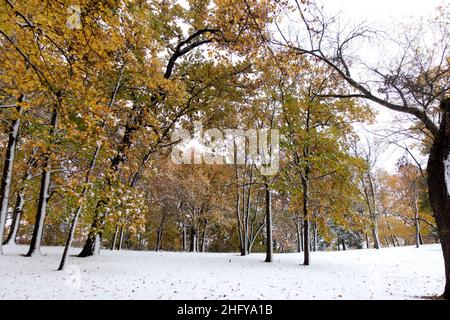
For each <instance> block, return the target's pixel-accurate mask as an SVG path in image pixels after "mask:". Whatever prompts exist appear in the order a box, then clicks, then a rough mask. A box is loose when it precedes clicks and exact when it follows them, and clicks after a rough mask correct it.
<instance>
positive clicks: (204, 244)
mask: <svg viewBox="0 0 450 320" xmlns="http://www.w3.org/2000/svg"><path fill="white" fill-rule="evenodd" d="M207 228H208V220H207V219H205V222H204V225H203V235H202V247H201V252H205V251H206V235H207V232H206V229H207Z"/></svg>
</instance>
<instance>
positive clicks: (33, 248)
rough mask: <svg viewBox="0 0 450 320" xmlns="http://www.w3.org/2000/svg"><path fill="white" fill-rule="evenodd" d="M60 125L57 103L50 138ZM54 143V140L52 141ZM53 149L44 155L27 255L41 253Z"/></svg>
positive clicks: (53, 112) (53, 113) (54, 108)
mask: <svg viewBox="0 0 450 320" xmlns="http://www.w3.org/2000/svg"><path fill="white" fill-rule="evenodd" d="M57 127H58V106H57V105H55V106H54V107H53V111H52V119H51V128H50V132H49V136H50V138H53V137H54V136H55V134H56V130H57ZM50 143H52V142H50ZM49 152H51V150H48V151H47V153H46V154H45V156H44V161H43V169H42V177H41V187H40V192H39V202H38V208H37V213H36V220H35V224H34V230H33V235H32V237H31V243H30V249H29V250H28V253H27V254H26V256H27V257H31V256H33V255H35V254H40V253H41V252H40V250H41V240H42V233H43V232H44V221H45V216H46V215H47V203H48V197H49V188H50V180H51V168H50V154H49Z"/></svg>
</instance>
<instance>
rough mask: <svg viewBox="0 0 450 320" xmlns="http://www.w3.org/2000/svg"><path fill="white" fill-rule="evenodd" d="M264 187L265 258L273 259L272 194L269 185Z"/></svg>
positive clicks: (268, 260) (269, 260)
mask: <svg viewBox="0 0 450 320" xmlns="http://www.w3.org/2000/svg"><path fill="white" fill-rule="evenodd" d="M265 188H266V260H265V262H272V261H273V240H272V194H271V191H270V187H269V185H268V184H267V183H266V184H265Z"/></svg>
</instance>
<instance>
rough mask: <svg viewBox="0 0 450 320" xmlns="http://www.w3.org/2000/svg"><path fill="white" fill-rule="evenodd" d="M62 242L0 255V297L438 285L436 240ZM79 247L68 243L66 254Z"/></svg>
mask: <svg viewBox="0 0 450 320" xmlns="http://www.w3.org/2000/svg"><path fill="white" fill-rule="evenodd" d="M62 250H63V248H62V247H43V248H42V252H43V253H44V255H43V256H36V257H33V258H26V257H23V256H22V254H24V253H26V251H27V247H25V246H17V247H16V246H5V247H4V252H5V255H4V256H0V274H1V276H0V299H420V298H422V297H424V296H431V295H439V294H441V293H442V291H443V288H444V263H443V257H442V250H441V247H440V245H425V246H422V247H420V248H419V249H416V248H415V247H401V248H399V247H397V248H384V249H380V250H375V249H369V250H366V249H363V250H347V251H335V252H313V253H312V254H311V261H312V264H311V265H310V266H303V265H301V261H302V255H301V254H299V253H288V254H275V256H274V258H275V261H274V262H273V263H265V262H263V261H264V254H251V255H250V256H246V257H241V256H239V255H238V254H236V253H188V252H183V253H180V252H178V253H176V252H137V251H110V250H102V252H101V255H100V256H96V257H90V258H77V257H73V256H71V257H69V259H68V262H67V263H68V265H67V268H66V269H67V270H65V271H55V270H56V268H57V266H58V263H59V259H60V256H61V253H62ZM77 252H79V249H73V250H72V252H71V254H75V253H77Z"/></svg>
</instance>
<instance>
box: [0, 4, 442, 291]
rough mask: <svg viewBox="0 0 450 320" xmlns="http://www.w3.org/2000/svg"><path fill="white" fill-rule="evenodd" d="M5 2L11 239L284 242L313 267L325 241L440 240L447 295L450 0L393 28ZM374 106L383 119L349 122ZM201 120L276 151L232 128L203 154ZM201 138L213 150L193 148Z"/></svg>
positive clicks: (273, 15)
mask: <svg viewBox="0 0 450 320" xmlns="http://www.w3.org/2000/svg"><path fill="white" fill-rule="evenodd" d="M0 2H1V4H0V120H1V121H0V141H1V143H0V151H1V152H0V169H2V180H1V188H0V254H1V255H3V256H4V257H5V256H7V248H9V247H12V246H16V245H17V246H20V247H26V251H24V256H23V257H20V261H22V262H21V263H23V264H28V263H29V262H28V261H29V260H27V259H30V257H34V256H41V248H43V247H45V246H57V247H60V248H61V250H60V253H59V255H58V263H57V265H54V269H55V270H56V269H58V270H64V269H65V268H66V266H67V264H69V263H71V262H72V261H74V262H75V263H81V264H82V263H83V261H86V260H87V259H92V258H88V257H90V256H96V255H99V254H100V255H102V254H103V253H102V252H104V251H119V250H121V251H124V250H132V251H158V252H167V251H175V252H182V251H185V252H194V253H199V252H200V253H207V252H209V253H211V252H216V253H219V252H220V253H224V252H228V253H231V252H238V253H239V255H240V256H248V255H252V254H254V253H256V254H257V253H261V254H264V257H265V259H264V260H265V262H267V263H273V262H274V261H275V260H276V259H277V254H284V253H295V252H296V253H299V257H300V258H299V259H298V264H303V265H306V266H308V267H311V266H313V265H314V263H315V260H314V255H313V253H315V252H318V251H327V252H328V251H347V250H367V249H375V250H376V249H380V250H384V248H391V247H392V248H393V247H404V246H414V247H415V248H420V247H422V246H423V245H430V244H439V248H442V254H440V255H441V256H442V257H443V265H442V266H441V265H439V266H436V268H443V269H444V271H445V275H443V277H441V280H440V281H441V288H440V289H441V292H439V294H443V295H442V297H443V298H446V299H447V298H448V297H449V296H450V232H449V230H450V91H449V89H450V80H449V77H450V68H449V67H450V41H449V40H450V30H449V26H450V25H449V21H450V6H449V5H448V4H447V5H442V6H440V7H437V8H435V10H434V14H433V16H432V17H429V18H427V19H422V20H420V21H411V23H409V24H404V25H401V26H398V28H397V29H398V30H397V31H398V34H396V35H394V34H387V33H386V32H383V30H380V29H378V28H377V26H372V25H370V24H369V23H365V22H359V21H351V22H346V23H345V22H344V21H342V20H341V19H340V17H339V16H329V15H328V14H327V13H326V11H325V10H324V9H323V7H321V6H320V5H318V4H317V3H316V2H315V1H311V0H279V1H270V0H183V1H177V0H150V1H146V0H101V1H95V0H76V1H74V0H70V1H66V0H58V1H56V0H45V1H42V0H27V1H21V0H1V1H0ZM386 43H388V46H389V47H388V48H389V50H386V52H385V55H383V56H380V57H377V61H375V63H374V62H373V61H372V60H371V58H370V57H367V56H365V55H364V54H363V52H366V51H364V50H363V49H362V48H369V50H370V48H375V47H376V48H378V49H380V48H381V47H382V46H383V45H386ZM386 113H387V114H388V116H387V118H388V119H387V120H392V123H393V124H392V128H391V129H392V130H390V132H383V133H378V132H377V133H372V134H370V135H367V134H362V133H361V132H362V131H363V130H362V128H371V127H373V126H374V125H376V124H377V121H378V120H379V119H380V115H382V114H386ZM195 123H197V124H198V123H201V125H202V127H203V128H204V130H206V129H217V130H216V131H220V132H225V131H226V130H230V129H232V130H236V132H244V130H249V129H251V130H255V132H256V131H258V132H264V133H265V135H259V137H258V143H259V145H258V151H259V152H260V153H268V154H269V158H271V160H272V161H274V160H276V161H277V163H276V164H277V169H278V170H276V172H275V171H274V172H265V171H264V168H265V167H266V166H267V165H268V164H267V163H266V162H264V161H263V163H258V161H255V159H252V157H248V156H246V155H245V154H247V153H249V152H250V149H251V148H252V141H250V140H251V139H250V138H249V137H248V136H246V135H244V134H242V135H241V136H240V139H238V138H237V137H234V140H233V139H232V140H231V147H232V150H234V151H233V152H234V154H233V156H236V158H237V157H238V155H237V153H238V152H237V149H238V148H239V147H240V148H241V151H242V150H243V152H244V153H245V154H244V156H243V158H242V159H241V160H242V161H232V163H230V164H222V163H220V161H215V160H217V159H220V160H223V159H224V156H223V154H222V153H221V152H222V151H223V150H222V149H221V148H222V147H223V146H222V145H219V146H218V145H217V144H216V145H214V143H213V142H214V141H213V140H214V139H213V138H211V137H210V136H208V134H206V133H205V134H203V132H200V133H199V132H195ZM180 130H182V131H184V132H188V133H190V134H192V135H193V136H194V137H195V138H194V139H193V140H192V141H191V142H190V143H187V142H186V141H183V139H182V138H179V137H178V138H177V136H176V133H177V132H180ZM369 130H370V129H369ZM205 132H206V131H205ZM208 132H210V131H208ZM275 132H276V134H277V137H279V141H278V146H276V147H274V146H272V147H269V149H268V150H267V142H265V141H264V140H267V139H269V140H270V138H272V141H274V140H273V138H274V137H275ZM268 133H270V135H269V134H268ZM266 138H267V139H266ZM222 142H223V141H222ZM254 142H256V140H255V141H254ZM391 147H393V148H395V150H396V155H397V159H396V163H395V167H394V168H387V166H386V165H385V164H384V163H383V161H384V160H383V159H384V158H383V157H382V154H383V152H385V150H386V149H387V148H391ZM205 148H206V149H208V150H210V151H211V152H212V154H214V155H215V156H216V158H215V159H213V160H212V161H207V160H208V159H205V156H203V159H202V158H201V157H200V161H198V162H196V161H195V159H196V155H197V154H198V151H199V150H204V149H205ZM255 148H256V147H255ZM262 149H264V150H262ZM174 150H175V151H177V152H182V153H183V156H184V157H186V158H188V159H189V160H192V159H193V161H192V163H191V164H188V163H181V164H180V163H176V162H174ZM221 150H222V151H221ZM274 154H275V156H276V159H274V157H273V155H274ZM270 155H272V157H270ZM197 160H198V159H197ZM202 160H203V161H202ZM210 160H211V159H210ZM225 160H226V159H225ZM189 163H190V162H189ZM269 164H270V163H269ZM63 248H64V249H63ZM70 250H76V252H77V253H76V255H71V254H69V252H72V251H70ZM58 252H59V251H58ZM195 257H196V256H195V255H193V258H192V259H195ZM82 258H85V259H82ZM55 261H56V260H55ZM230 262H231V260H230ZM100 267H101V266H100ZM0 270H1V264H0ZM55 272H56V271H55ZM281 272H282V271H281ZM0 282H1V280H0Z"/></svg>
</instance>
